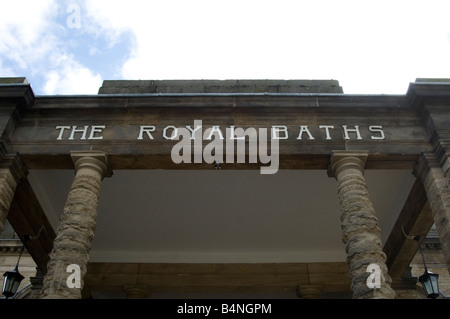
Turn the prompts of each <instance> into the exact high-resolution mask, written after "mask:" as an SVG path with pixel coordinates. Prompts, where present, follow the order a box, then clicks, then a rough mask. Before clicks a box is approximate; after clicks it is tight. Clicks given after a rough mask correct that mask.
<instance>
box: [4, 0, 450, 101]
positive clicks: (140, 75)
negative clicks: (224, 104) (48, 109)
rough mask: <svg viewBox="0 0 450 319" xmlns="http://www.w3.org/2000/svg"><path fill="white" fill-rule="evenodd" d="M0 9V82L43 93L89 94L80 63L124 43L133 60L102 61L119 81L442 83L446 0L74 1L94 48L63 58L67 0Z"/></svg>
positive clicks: (356, 86) (360, 86)
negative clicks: (29, 80) (36, 82)
mask: <svg viewBox="0 0 450 319" xmlns="http://www.w3.org/2000/svg"><path fill="white" fill-rule="evenodd" d="M24 2H25V3H24ZM6 3H7V5H6V6H7V10H1V11H0V34H2V36H1V37H0V76H5V75H7V73H10V72H11V70H13V72H16V73H17V72H24V73H25V74H15V75H19V76H29V74H31V75H33V76H34V75H39V74H43V75H45V76H44V80H43V81H48V82H45V85H44V86H43V87H45V90H44V89H43V91H44V92H45V93H46V94H63V93H64V94H75V93H78V92H79V93H85V94H95V93H96V92H97V90H98V84H97V83H98V82H99V81H100V78H101V74H102V72H103V71H102V70H101V69H94V68H95V67H94V66H93V65H92V64H91V67H90V68H88V67H87V65H86V64H85V63H83V62H82V61H87V60H85V59H88V58H97V59H98V58H99V57H102V55H101V54H102V53H103V52H104V51H105V50H106V49H108V50H109V49H111V48H115V46H116V45H117V43H119V42H120V41H122V39H123V37H128V39H129V40H128V43H129V44H130V46H129V52H131V56H129V57H128V58H127V59H126V60H125V61H124V59H123V57H122V58H121V59H119V58H118V57H117V56H115V58H116V59H117V60H115V61H111V62H110V65H111V66H112V67H111V68H115V69H119V70H121V73H120V75H119V78H125V79H207V78H210V79H249V78H252V79H269V78H270V79H314V78H316V79H317V78H320V79H337V80H339V81H340V83H341V85H342V86H343V87H344V92H346V93H377V94H378V93H400V94H403V93H405V92H406V88H407V86H408V83H409V82H410V81H414V80H415V78H417V77H450V63H449V62H448V56H450V39H449V38H450V2H449V1H448V0H429V1H426V2H423V1H412V0H410V1H402V0H398V1H386V0H382V1H377V2H366V1H360V0H353V1H345V0H344V1H333V0H328V1H325V0H318V1H300V0H295V1H294V0H293V1H290V0H279V1H276V2H275V1H266V0H258V1H254V0H245V1H241V0H239V1H237V0H228V1H215V0H192V1H185V0H164V1H162V0H159V1H153V0H146V1H140V0H127V1H118V0H110V1H108V2H107V3H105V1H101V0H85V1H83V2H81V1H79V2H75V3H77V4H79V8H80V13H81V24H80V26H81V29H80V30H79V35H80V36H84V38H83V39H84V41H92V43H90V44H89V45H86V47H88V49H86V50H85V51H86V52H82V53H83V54H84V56H79V55H76V54H75V52H73V53H72V51H71V50H72V47H73V46H75V45H76V44H77V43H76V41H79V40H80V38H77V37H75V38H69V39H66V37H65V35H66V34H67V32H68V30H67V26H66V25H64V23H65V22H64V21H65V17H66V16H67V14H68V13H67V12H66V10H65V8H66V7H67V6H68V5H69V4H71V3H74V2H73V1H71V0H65V1H64V2H56V1H52V0H46V1H39V2H38V1H20V2H19V1H16V2H14V1H13V2H11V1H9V2H6ZM61 16H63V18H64V19H61ZM18 17H20V18H18ZM57 19H60V20H62V22H61V21H59V22H58V21H57ZM86 39H88V40H86ZM97 40H99V41H97ZM106 47H107V48H106ZM57 81H63V83H57ZM78 81H80V82H81V83H78ZM90 85H92V87H89V86H90Z"/></svg>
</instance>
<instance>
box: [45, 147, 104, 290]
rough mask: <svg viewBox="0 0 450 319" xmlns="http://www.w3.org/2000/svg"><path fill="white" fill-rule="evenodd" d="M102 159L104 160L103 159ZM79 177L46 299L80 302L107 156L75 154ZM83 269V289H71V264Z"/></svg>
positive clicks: (63, 220) (69, 201) (60, 231)
mask: <svg viewBox="0 0 450 319" xmlns="http://www.w3.org/2000/svg"><path fill="white" fill-rule="evenodd" d="M102 157H103V158H104V159H103V160H102ZM72 158H73V159H74V164H75V168H76V175H75V178H74V180H73V183H72V186H71V188H70V190H69V195H68V198H67V202H66V205H65V207H64V211H63V214H62V216H61V219H60V225H59V227H58V229H57V236H56V238H55V241H54V246H53V250H52V252H51V254H50V261H49V263H48V266H47V268H48V272H47V274H46V275H45V278H44V284H43V288H42V291H43V293H42V298H45V299H80V298H81V289H82V288H83V278H84V275H85V274H86V269H87V263H88V261H89V251H90V249H91V241H92V239H93V237H94V231H95V228H96V218H97V204H98V199H99V194H100V185H101V181H102V180H103V178H104V177H105V175H106V174H107V163H106V157H105V156H104V155H102V154H100V155H99V154H98V152H96V153H93V154H91V156H89V152H84V153H83V154H81V156H80V154H79V153H76V154H75V153H74V154H72ZM72 264H75V265H78V266H79V267H80V275H81V276H80V277H81V278H80V279H81V287H79V288H69V287H68V286H67V278H68V276H69V275H70V274H71V273H70V272H67V267H68V266H69V265H72Z"/></svg>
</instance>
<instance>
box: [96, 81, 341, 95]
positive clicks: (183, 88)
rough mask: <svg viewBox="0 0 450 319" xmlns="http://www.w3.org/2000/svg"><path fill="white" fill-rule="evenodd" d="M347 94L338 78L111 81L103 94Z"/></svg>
mask: <svg viewBox="0 0 450 319" xmlns="http://www.w3.org/2000/svg"><path fill="white" fill-rule="evenodd" d="M143 93H343V90H342V87H341V86H339V82H338V81H336V80H131V81H130V80H112V81H111V80H108V81H104V82H103V85H102V87H101V88H100V89H99V94H143Z"/></svg>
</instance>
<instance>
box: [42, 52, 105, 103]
mask: <svg viewBox="0 0 450 319" xmlns="http://www.w3.org/2000/svg"><path fill="white" fill-rule="evenodd" d="M45 80H46V82H45V86H44V89H43V90H44V92H43V93H44V94H46V95H53V94H96V93H97V91H98V88H99V87H100V86H101V84H102V78H101V76H100V74H98V73H94V72H92V71H91V70H90V69H88V68H87V67H84V66H82V65H81V64H79V63H78V62H77V61H76V60H75V59H74V58H73V57H71V56H67V55H63V56H60V57H58V61H57V63H56V67H55V68H54V69H53V70H51V71H49V72H47V73H46V75H45Z"/></svg>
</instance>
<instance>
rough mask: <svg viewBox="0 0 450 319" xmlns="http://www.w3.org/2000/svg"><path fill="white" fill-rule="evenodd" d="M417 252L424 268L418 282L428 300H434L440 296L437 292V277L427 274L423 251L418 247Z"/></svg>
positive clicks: (436, 275) (430, 273)
mask: <svg viewBox="0 0 450 319" xmlns="http://www.w3.org/2000/svg"><path fill="white" fill-rule="evenodd" d="M419 251H420V254H421V255H422V261H423V266H424V268H425V272H424V273H423V275H422V276H420V277H419V281H420V283H421V284H422V287H423V290H425V294H426V296H427V297H428V298H432V299H436V298H437V297H439V295H440V291H439V283H438V279H439V275H438V274H433V273H432V272H429V271H428V269H427V264H426V263H425V256H424V255H423V251H422V249H421V248H420V245H419Z"/></svg>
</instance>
